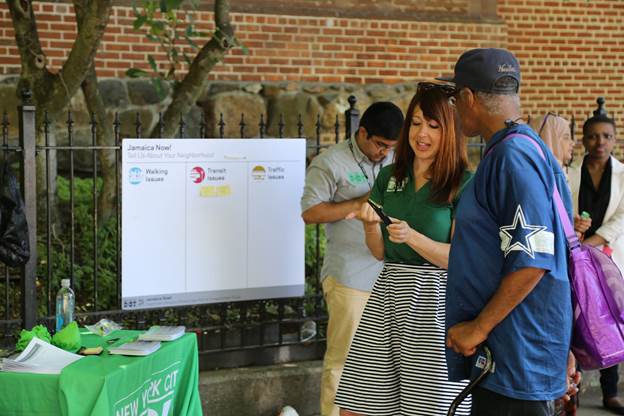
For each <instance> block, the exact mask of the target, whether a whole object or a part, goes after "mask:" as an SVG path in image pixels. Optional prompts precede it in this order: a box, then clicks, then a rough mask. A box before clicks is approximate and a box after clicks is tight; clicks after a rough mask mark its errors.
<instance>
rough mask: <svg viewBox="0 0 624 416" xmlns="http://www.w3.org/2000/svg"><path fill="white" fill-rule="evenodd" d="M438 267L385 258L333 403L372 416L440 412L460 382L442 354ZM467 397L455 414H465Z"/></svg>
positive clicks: (442, 280)
mask: <svg viewBox="0 0 624 416" xmlns="http://www.w3.org/2000/svg"><path fill="white" fill-rule="evenodd" d="M445 291H446V270H443V269H441V268H439V267H436V266H433V265H430V264H425V265H418V266H414V265H406V264H397V263H386V265H385V267H384V269H383V270H382V272H381V274H380V275H379V277H378V278H377V281H376V282H375V286H374V287H373V292H372V293H371V296H370V298H369V300H368V303H367V304H366V308H365V309H364V314H363V315H362V320H361V321H360V325H359V326H358V329H357V331H356V333H355V337H354V339H353V342H352V344H351V348H350V350H349V355H348V357H347V361H346V363H345V367H344V371H343V373H342V377H341V379H340V386H339V388H338V394H337V395H336V405H337V406H339V407H341V408H344V409H347V410H350V411H352V412H357V413H362V414H365V415H371V416H373V415H375V416H382V415H384V416H385V415H387V416H399V415H400V416H408V415H409V416H413V415H414V416H415V415H423V416H436V415H446V413H447V411H448V408H449V406H450V404H451V402H452V401H453V399H454V398H455V396H457V394H459V392H460V391H461V390H462V389H463V388H464V386H465V385H466V383H464V382H462V383H454V382H449V381H448V379H447V369H446V361H445V358H444V349H445V348H446V347H445V327H444V307H445V306H444V298H445V294H446V293H445ZM470 405H471V403H470V398H468V399H466V400H465V401H464V403H463V404H462V405H461V406H460V408H459V409H458V411H457V413H456V414H457V415H469V414H470Z"/></svg>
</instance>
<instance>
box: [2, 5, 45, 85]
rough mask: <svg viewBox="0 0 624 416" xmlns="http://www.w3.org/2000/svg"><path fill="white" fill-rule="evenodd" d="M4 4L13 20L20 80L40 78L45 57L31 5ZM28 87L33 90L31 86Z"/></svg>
mask: <svg viewBox="0 0 624 416" xmlns="http://www.w3.org/2000/svg"><path fill="white" fill-rule="evenodd" d="M6 3H7V5H8V7H9V12H10V13H11V18H12V20H13V30H14V32H15V43H16V44H17V48H18V50H19V54H20V59H21V62H22V78H30V77H31V76H33V75H35V74H37V73H39V75H38V76H41V72H42V71H43V70H44V67H45V65H44V64H45V55H44V54H43V51H42V49H41V43H40V41H39V33H38V32H37V25H36V20H35V14H34V12H33V9H32V4H31V3H30V2H21V1H20V0H7V2H6ZM28 87H29V88H30V89H33V85H29V86H28Z"/></svg>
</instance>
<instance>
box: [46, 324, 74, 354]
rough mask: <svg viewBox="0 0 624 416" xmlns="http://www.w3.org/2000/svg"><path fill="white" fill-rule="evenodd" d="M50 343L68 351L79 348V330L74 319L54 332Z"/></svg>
mask: <svg viewBox="0 0 624 416" xmlns="http://www.w3.org/2000/svg"><path fill="white" fill-rule="evenodd" d="M52 345H55V346H57V347H59V348H62V349H64V350H65V351H69V352H76V351H78V350H79V349H80V330H79V329H78V324H77V323H76V321H74V322H72V323H70V324H69V325H67V326H66V327H65V328H63V329H61V330H60V331H59V332H57V333H56V334H54V336H53V337H52Z"/></svg>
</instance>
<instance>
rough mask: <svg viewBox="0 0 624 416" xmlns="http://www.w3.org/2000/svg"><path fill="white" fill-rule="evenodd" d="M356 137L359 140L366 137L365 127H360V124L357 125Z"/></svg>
mask: <svg viewBox="0 0 624 416" xmlns="http://www.w3.org/2000/svg"><path fill="white" fill-rule="evenodd" d="M357 138H358V139H359V140H365V139H368V132H367V131H366V129H365V128H364V127H362V126H360V127H358V131H357Z"/></svg>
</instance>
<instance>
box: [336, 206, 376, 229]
mask: <svg viewBox="0 0 624 416" xmlns="http://www.w3.org/2000/svg"><path fill="white" fill-rule="evenodd" d="M353 218H355V219H358V220H360V221H362V222H363V223H364V225H373V224H378V223H380V222H381V218H379V215H377V213H376V212H375V210H374V209H373V208H372V207H371V206H370V204H368V203H366V202H365V203H363V204H362V205H361V206H360V209H359V210H358V211H353V212H350V213H349V214H347V216H346V217H345V219H347V220H350V219H353Z"/></svg>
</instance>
